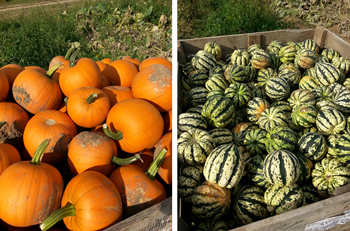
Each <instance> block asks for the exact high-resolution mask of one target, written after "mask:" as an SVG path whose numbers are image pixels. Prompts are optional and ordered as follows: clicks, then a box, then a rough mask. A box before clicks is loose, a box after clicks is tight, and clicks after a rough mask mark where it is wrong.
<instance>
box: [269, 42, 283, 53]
mask: <svg viewBox="0 0 350 231" xmlns="http://www.w3.org/2000/svg"><path fill="white" fill-rule="evenodd" d="M282 47H283V43H281V42H280V41H278V40H274V41H272V42H271V43H270V44H269V45H268V46H267V48H266V50H267V51H268V52H270V53H275V54H278V52H279V51H280V50H281V48H282Z"/></svg>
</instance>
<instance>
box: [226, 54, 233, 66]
mask: <svg viewBox="0 0 350 231" xmlns="http://www.w3.org/2000/svg"><path fill="white" fill-rule="evenodd" d="M231 56H232V53H231V54H227V55H226V56H225V59H224V60H225V63H226V64H230V63H231Z"/></svg>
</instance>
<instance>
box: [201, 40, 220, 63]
mask: <svg viewBox="0 0 350 231" xmlns="http://www.w3.org/2000/svg"><path fill="white" fill-rule="evenodd" d="M204 50H205V51H208V52H209V53H211V54H212V55H214V57H215V58H216V60H219V59H221V46H220V45H219V44H217V43H216V42H215V40H214V41H213V42H207V43H206V44H205V45H204Z"/></svg>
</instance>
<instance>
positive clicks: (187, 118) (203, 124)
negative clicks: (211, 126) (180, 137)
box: [177, 112, 208, 132]
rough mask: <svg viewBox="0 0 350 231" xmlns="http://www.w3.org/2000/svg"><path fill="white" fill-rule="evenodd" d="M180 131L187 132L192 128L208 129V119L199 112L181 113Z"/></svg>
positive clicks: (179, 120)
mask: <svg viewBox="0 0 350 231" xmlns="http://www.w3.org/2000/svg"><path fill="white" fill-rule="evenodd" d="M177 128H178V129H179V131H180V132H186V131H188V130H190V129H201V130H207V128H208V125H207V121H206V120H205V118H204V117H203V116H202V115H199V114H197V113H193V112H190V113H181V114H180V115H179V119H178V126H177Z"/></svg>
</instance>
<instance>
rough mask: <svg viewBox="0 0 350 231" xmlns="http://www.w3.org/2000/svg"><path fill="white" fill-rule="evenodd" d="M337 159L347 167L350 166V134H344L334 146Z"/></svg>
mask: <svg viewBox="0 0 350 231" xmlns="http://www.w3.org/2000/svg"><path fill="white" fill-rule="evenodd" d="M334 153H335V156H336V158H337V159H338V160H339V161H340V162H342V163H343V164H345V165H349V164H350V134H348V133H344V134H342V135H341V136H339V137H338V139H337V141H336V142H335V145H334Z"/></svg>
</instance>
